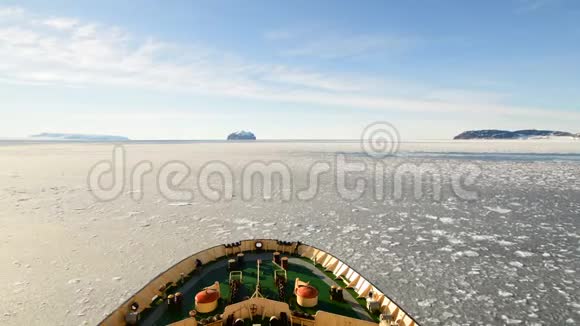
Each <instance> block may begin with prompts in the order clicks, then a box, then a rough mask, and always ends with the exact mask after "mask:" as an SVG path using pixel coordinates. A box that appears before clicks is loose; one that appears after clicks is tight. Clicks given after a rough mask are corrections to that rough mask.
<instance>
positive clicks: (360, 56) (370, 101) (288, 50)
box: [0, 0, 580, 140]
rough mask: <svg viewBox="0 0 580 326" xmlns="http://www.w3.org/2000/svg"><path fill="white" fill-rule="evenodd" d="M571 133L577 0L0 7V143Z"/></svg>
mask: <svg viewBox="0 0 580 326" xmlns="http://www.w3.org/2000/svg"><path fill="white" fill-rule="evenodd" d="M376 121H388V122H390V123H391V124H392V125H394V126H395V127H396V128H397V129H398V130H399V132H400V134H401V138H402V139H403V140H405V139H409V140H411V139H449V138H452V137H453V136H454V135H456V134H458V133H460V132H462V131H464V130H469V129H510V130H512V129H528V128H536V129H554V130H563V131H571V132H580V123H579V121H580V1H575V0H501V1H439V0H437V1H435V0H425V1H418V0H409V1H234V0H232V1H222V0H213V1H191V0H170V1H161V0H159V1H150V0H149V1H147V0H142V1H111V0H101V1H62V0H52V1H44V0H31V1H27V0H20V1H11V0H3V1H2V2H0V137H26V136H28V135H31V134H37V133H41V132H64V133H86V134H110V135H122V136H127V137H130V138H131V139H224V138H225V137H226V136H227V134H229V133H230V132H233V131H236V130H242V129H244V130H251V131H253V132H254V133H255V134H256V136H257V137H258V139H356V138H358V137H359V136H360V135H361V132H362V130H363V129H364V128H365V126H366V125H369V124H371V123H373V122H376Z"/></svg>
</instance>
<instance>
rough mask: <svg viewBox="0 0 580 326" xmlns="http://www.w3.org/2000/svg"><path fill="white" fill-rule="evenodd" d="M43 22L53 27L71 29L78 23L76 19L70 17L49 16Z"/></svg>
mask: <svg viewBox="0 0 580 326" xmlns="http://www.w3.org/2000/svg"><path fill="white" fill-rule="evenodd" d="M43 23H44V24H45V25H46V26H48V27H52V28H55V29H62V30H65V29H71V28H73V27H75V26H77V25H78V24H79V22H78V20H76V19H71V18H49V19H46V20H44V21H43Z"/></svg>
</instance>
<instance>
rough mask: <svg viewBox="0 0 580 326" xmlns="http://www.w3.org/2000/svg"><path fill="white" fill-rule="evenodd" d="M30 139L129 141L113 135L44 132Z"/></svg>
mask: <svg viewBox="0 0 580 326" xmlns="http://www.w3.org/2000/svg"><path fill="white" fill-rule="evenodd" d="M30 138H35V139H42V140H75V141H128V140H130V139H129V138H127V137H123V136H111V135H86V134H65V133H51V132H43V133H41V134H38V135H32V136H30Z"/></svg>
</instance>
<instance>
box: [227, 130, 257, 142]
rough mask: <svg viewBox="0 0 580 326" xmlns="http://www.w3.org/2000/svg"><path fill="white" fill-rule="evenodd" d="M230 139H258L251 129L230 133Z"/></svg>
mask: <svg viewBox="0 0 580 326" xmlns="http://www.w3.org/2000/svg"><path fill="white" fill-rule="evenodd" d="M228 140H256V135H254V134H253V133H252V132H250V131H244V130H242V131H237V132H232V133H231V134H229V135H228Z"/></svg>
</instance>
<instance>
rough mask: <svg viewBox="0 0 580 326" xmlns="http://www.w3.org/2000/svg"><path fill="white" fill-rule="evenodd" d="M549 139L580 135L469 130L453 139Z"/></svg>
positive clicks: (540, 131)
mask: <svg viewBox="0 0 580 326" xmlns="http://www.w3.org/2000/svg"><path fill="white" fill-rule="evenodd" d="M548 137H573V138H578V137H580V133H578V134H573V133H570V132H566V131H555V130H536V129H525V130H516V131H509V130H496V129H485V130H469V131H464V132H462V133H460V134H459V135H457V136H455V137H453V139H528V138H548Z"/></svg>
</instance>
